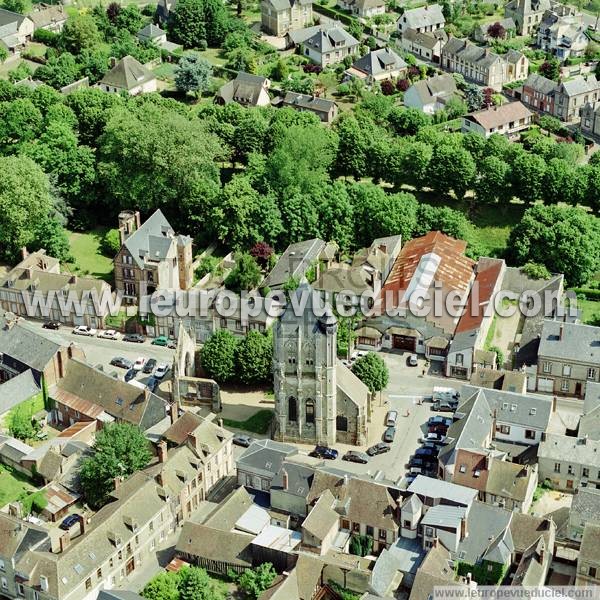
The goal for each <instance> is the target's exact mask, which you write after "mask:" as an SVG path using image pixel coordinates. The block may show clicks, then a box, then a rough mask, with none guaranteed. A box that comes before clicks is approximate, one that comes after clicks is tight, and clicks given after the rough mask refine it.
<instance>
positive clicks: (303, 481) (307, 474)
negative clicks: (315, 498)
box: [271, 461, 315, 498]
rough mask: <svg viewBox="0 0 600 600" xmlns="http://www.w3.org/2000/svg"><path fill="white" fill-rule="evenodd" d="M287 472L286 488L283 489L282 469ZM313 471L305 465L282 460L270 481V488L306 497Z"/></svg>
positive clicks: (313, 474)
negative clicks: (277, 471) (279, 468)
mask: <svg viewBox="0 0 600 600" xmlns="http://www.w3.org/2000/svg"><path fill="white" fill-rule="evenodd" d="M284 470H285V472H286V473H287V478H288V484H287V490H284V489H283V471H284ZM314 476H315V471H314V469H312V468H311V467H308V466H306V465H299V464H296V463H293V462H287V461H284V462H283V465H282V467H281V470H280V471H279V473H277V475H275V477H274V478H273V481H272V482H271V489H273V488H276V489H277V488H279V489H281V490H283V491H285V492H286V493H288V494H291V495H293V496H300V497H301V498H307V497H308V492H309V491H310V486H311V484H312V481H313V478H314Z"/></svg>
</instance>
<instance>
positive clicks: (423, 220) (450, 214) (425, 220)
mask: <svg viewBox="0 0 600 600" xmlns="http://www.w3.org/2000/svg"><path fill="white" fill-rule="evenodd" d="M429 231H441V232H443V233H445V234H446V235H449V236H451V237H453V238H456V239H459V240H465V239H467V237H468V236H469V234H470V232H471V223H470V222H469V220H468V219H467V217H465V215H464V214H463V213H462V212H460V211H458V210H453V209H452V208H450V207H448V206H431V205H430V204H420V205H419V206H418V208H417V221H416V228H415V231H414V235H415V236H420V235H425V234H426V233H428V232H429Z"/></svg>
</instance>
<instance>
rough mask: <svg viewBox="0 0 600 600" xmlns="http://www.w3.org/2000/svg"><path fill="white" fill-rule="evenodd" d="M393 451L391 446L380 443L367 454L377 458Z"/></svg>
mask: <svg viewBox="0 0 600 600" xmlns="http://www.w3.org/2000/svg"><path fill="white" fill-rule="evenodd" d="M390 450H391V448H390V446H388V444H384V443H383V442H379V443H378V444H375V445H374V446H371V447H370V448H369V449H368V450H367V454H368V455H369V456H377V455H378V454H385V453H386V452H389V451H390Z"/></svg>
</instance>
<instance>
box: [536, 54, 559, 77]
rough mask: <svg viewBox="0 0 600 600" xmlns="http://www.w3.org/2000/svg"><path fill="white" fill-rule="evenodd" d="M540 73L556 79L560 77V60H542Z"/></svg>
mask: <svg viewBox="0 0 600 600" xmlns="http://www.w3.org/2000/svg"><path fill="white" fill-rule="evenodd" d="M539 71H540V75H543V76H544V77H547V78H548V79H552V80H553V81H558V78H559V77H560V62H559V61H558V59H557V58H549V59H547V60H546V61H544V62H543V63H542V64H541V65H540V68H539Z"/></svg>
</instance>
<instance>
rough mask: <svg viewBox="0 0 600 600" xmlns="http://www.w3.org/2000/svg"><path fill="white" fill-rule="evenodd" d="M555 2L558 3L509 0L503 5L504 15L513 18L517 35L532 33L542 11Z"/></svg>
mask: <svg viewBox="0 0 600 600" xmlns="http://www.w3.org/2000/svg"><path fill="white" fill-rule="evenodd" d="M555 4H558V3H557V2H553V0H510V1H509V2H508V3H507V4H506V6H505V7H504V15H505V16H506V17H511V18H512V19H513V21H514V22H515V25H516V27H517V33H518V34H519V35H533V34H534V33H535V31H536V29H537V27H538V25H539V24H540V23H541V21H542V18H543V16H544V13H545V12H546V11H547V10H550V9H551V8H552V7H553V5H555Z"/></svg>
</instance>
